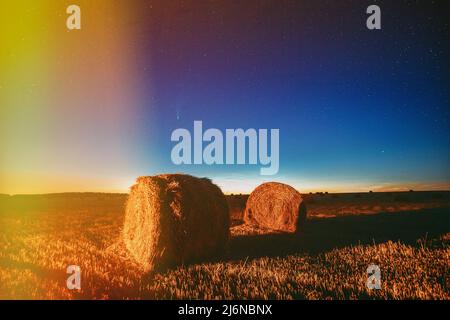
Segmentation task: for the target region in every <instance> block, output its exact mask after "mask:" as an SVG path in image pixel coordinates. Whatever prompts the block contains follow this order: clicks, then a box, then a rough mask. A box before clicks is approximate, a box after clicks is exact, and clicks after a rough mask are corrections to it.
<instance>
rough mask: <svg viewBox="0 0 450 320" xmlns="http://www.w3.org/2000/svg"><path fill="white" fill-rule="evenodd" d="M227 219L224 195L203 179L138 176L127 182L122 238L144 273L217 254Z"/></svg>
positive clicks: (221, 247) (225, 237)
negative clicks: (129, 185)
mask: <svg viewBox="0 0 450 320" xmlns="http://www.w3.org/2000/svg"><path fill="white" fill-rule="evenodd" d="M229 223H230V222H229V215H228V205H227V201H226V199H225V196H224V195H223V193H222V191H221V190H220V189H219V187H217V186H216V185H215V184H213V183H212V182H211V181H210V180H209V179H206V178H195V177H192V176H189V175H182V174H164V175H158V176H153V177H140V178H138V179H137V181H136V184H135V185H134V186H132V187H131V192H130V195H129V198H128V202H127V205H126V213H125V222H124V228H123V238H124V242H125V246H126V248H127V250H128V252H129V253H130V255H131V256H132V257H133V258H134V260H136V261H137V262H138V263H139V264H140V265H141V266H142V267H143V269H144V270H145V271H147V272H148V271H152V270H162V269H165V268H167V267H171V266H175V265H180V264H183V263H189V262H195V261H202V260H203V259H205V258H209V257H213V256H215V255H218V254H221V253H223V251H224V250H225V248H226V246H227V242H228V240H229V233H230V231H229Z"/></svg>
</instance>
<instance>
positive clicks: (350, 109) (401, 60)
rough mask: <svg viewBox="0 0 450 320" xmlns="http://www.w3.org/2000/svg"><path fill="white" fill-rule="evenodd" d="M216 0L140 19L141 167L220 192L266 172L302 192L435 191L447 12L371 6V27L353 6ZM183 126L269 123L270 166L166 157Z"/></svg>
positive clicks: (447, 157)
mask: <svg viewBox="0 0 450 320" xmlns="http://www.w3.org/2000/svg"><path fill="white" fill-rule="evenodd" d="M224 3H227V2H222V3H221V4H216V5H214V4H213V3H209V4H208V5H207V4H205V3H203V4H198V3H197V4H192V3H190V4H189V5H188V4H186V5H185V6H176V5H173V6H171V7H170V8H169V7H167V6H153V7H152V10H151V14H150V17H149V16H148V15H146V18H147V21H150V22H148V23H147V24H146V28H145V30H144V31H142V30H141V32H143V33H142V38H141V40H140V47H141V48H142V50H143V52H148V53H149V54H148V56H145V57H143V58H141V59H142V60H141V61H140V64H141V66H142V71H143V73H142V82H143V83H144V84H145V85H147V86H148V87H149V88H151V89H152V90H149V93H148V96H147V99H146V101H145V102H143V105H142V117H143V118H142V123H141V125H142V126H143V127H142V136H141V138H142V158H141V159H143V160H144V159H145V161H142V163H141V169H142V173H148V174H153V173H158V172H173V171H182V172H189V173H193V174H197V175H205V176H210V177H212V178H213V179H215V180H216V181H217V182H218V183H219V184H221V185H223V186H225V189H227V190H229V191H232V190H239V191H248V190H246V189H248V188H251V187H252V186H253V185H255V184H257V183H259V182H260V181H263V180H267V179H268V180H280V181H288V182H290V183H292V184H295V185H296V186H297V187H298V188H300V189H304V190H310V189H314V190H321V189H331V190H369V189H371V188H375V189H383V188H384V189H386V188H387V189H389V188H393V189H395V188H402V187H403V188H406V189H407V188H409V187H411V188H414V187H417V188H428V189H433V188H442V187H444V188H446V187H447V183H448V182H449V181H450V172H449V164H450V151H449V150H450V149H449V124H448V120H449V91H448V83H449V77H448V73H447V71H448V61H449V59H448V58H449V51H448V49H449V48H448V44H447V41H446V39H447V36H448V20H445V17H444V16H440V15H439V13H438V11H439V9H438V8H439V6H438V5H435V6H429V5H426V2H425V1H422V2H419V4H413V2H411V1H403V2H401V1H400V2H399V3H397V4H395V5H394V4H392V3H390V4H389V2H382V3H379V4H380V6H381V8H382V28H383V29H382V30H381V31H369V30H367V29H366V27H365V19H366V15H365V14H364V13H365V8H366V7H367V5H368V3H365V2H364V1H348V2H345V4H337V3H336V2H335V1H320V3H316V2H314V3H313V2H312V1H287V2H283V5H282V4H281V3H279V2H274V1H268V2H267V1H266V2H264V1H248V2H245V3H241V4H237V3H236V2H228V4H227V5H224ZM147 114H149V116H148V117H150V116H151V117H157V119H158V120H157V121H156V126H155V127H153V128H149V127H147V126H146V125H145V117H146V115H147ZM150 114H151V115H150ZM194 120H203V125H204V127H207V128H209V127H215V128H219V129H223V130H224V129H225V128H250V127H251V128H280V150H281V151H280V171H279V174H278V175H277V176H275V177H269V178H268V177H260V176H259V175H258V173H259V169H258V167H257V166H206V165H204V166H174V165H172V164H171V161H170V149H171V147H172V146H173V143H171V142H170V133H171V132H172V130H174V129H175V128H179V127H185V128H188V129H190V130H192V126H193V121H194ZM150 141H151V143H150ZM149 163H152V165H151V166H150V165H149Z"/></svg>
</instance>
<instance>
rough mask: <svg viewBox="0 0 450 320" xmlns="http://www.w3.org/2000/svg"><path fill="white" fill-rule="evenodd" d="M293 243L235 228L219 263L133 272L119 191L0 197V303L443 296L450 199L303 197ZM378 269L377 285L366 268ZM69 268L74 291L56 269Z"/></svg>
mask: <svg viewBox="0 0 450 320" xmlns="http://www.w3.org/2000/svg"><path fill="white" fill-rule="evenodd" d="M305 198H306V203H307V207H308V215H309V216H308V221H307V226H306V229H305V231H304V233H303V234H302V236H300V237H295V236H291V235H285V234H273V233H268V230H257V229H254V228H249V227H247V226H245V225H242V220H241V219H242V209H243V207H244V206H245V201H246V196H244V195H234V196H228V201H229V205H230V214H231V217H232V228H231V233H232V240H231V245H230V249H229V252H228V253H227V255H226V256H223V257H221V258H218V259H217V260H216V261H209V262H205V263H202V264H195V265H188V266H181V267H178V268H176V269H172V270H168V271H166V272H163V273H156V274H151V275H143V274H142V272H141V270H140V269H139V267H138V266H137V265H135V264H134V262H133V261H131V260H130V259H129V258H128V256H127V253H126V250H124V247H123V245H122V243H121V239H120V234H121V228H122V225H123V215H124V204H125V201H126V195H124V194H93V193H85V194H81V193H80V194H77V193H73V194H56V195H39V196H38V195H36V196H6V195H5V196H0V299H449V298H450V292H449V291H450V290H449V288H450V271H449V270H450V268H449V267H450V249H449V244H450V193H446V192H405V193H361V194H313V195H306V196H305ZM370 264H376V265H378V266H379V267H380V269H381V277H382V278H381V279H382V280H381V281H382V288H381V290H370V289H368V288H367V287H366V281H367V273H366V269H367V267H368V266H369V265H370ZM69 265H78V266H80V267H81V290H79V291H77V290H68V289H67V287H66V279H67V277H68V276H69V275H68V274H66V268H67V266H69Z"/></svg>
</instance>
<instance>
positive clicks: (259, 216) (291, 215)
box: [244, 182, 306, 233]
mask: <svg viewBox="0 0 450 320" xmlns="http://www.w3.org/2000/svg"><path fill="white" fill-rule="evenodd" d="M244 221H245V223H246V224H250V225H254V226H258V227H261V228H268V229H272V230H277V231H282V232H290V233H296V232H299V231H300V230H302V228H303V226H304V223H305V221H306V206H305V204H304V202H303V199H302V196H301V195H300V193H299V192H298V191H297V190H295V189H294V188H292V187H291V186H288V185H286V184H283V183H278V182H268V183H263V184H261V185H259V186H258V187H257V188H256V189H255V190H253V192H252V193H251V194H250V196H249V198H248V200H247V205H246V207H245V213H244Z"/></svg>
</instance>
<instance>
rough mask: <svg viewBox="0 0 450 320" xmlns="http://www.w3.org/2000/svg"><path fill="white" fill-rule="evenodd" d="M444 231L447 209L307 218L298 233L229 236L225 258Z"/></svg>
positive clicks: (449, 224)
mask: <svg viewBox="0 0 450 320" xmlns="http://www.w3.org/2000/svg"><path fill="white" fill-rule="evenodd" d="M446 232H450V208H439V209H423V210H418V211H413V212H401V213H379V214H374V215H361V216H344V217H335V218H323V219H313V220H308V221H307V225H306V227H305V231H304V232H303V233H302V234H301V235H298V236H297V235H294V234H266V235H251V236H243V235H241V236H235V237H233V238H232V239H231V244H230V252H229V255H228V257H227V260H229V261H234V260H239V259H243V258H246V257H249V258H258V257H267V256H285V255H289V254H296V253H309V254H319V253H323V252H327V251H330V250H332V249H335V248H342V247H346V246H350V245H358V244H372V243H374V242H375V243H382V242H386V241H389V240H391V241H398V240H400V241H402V242H403V243H405V244H410V245H417V239H419V238H421V237H424V236H427V237H428V238H433V237H436V236H439V235H442V234H444V233H446Z"/></svg>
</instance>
